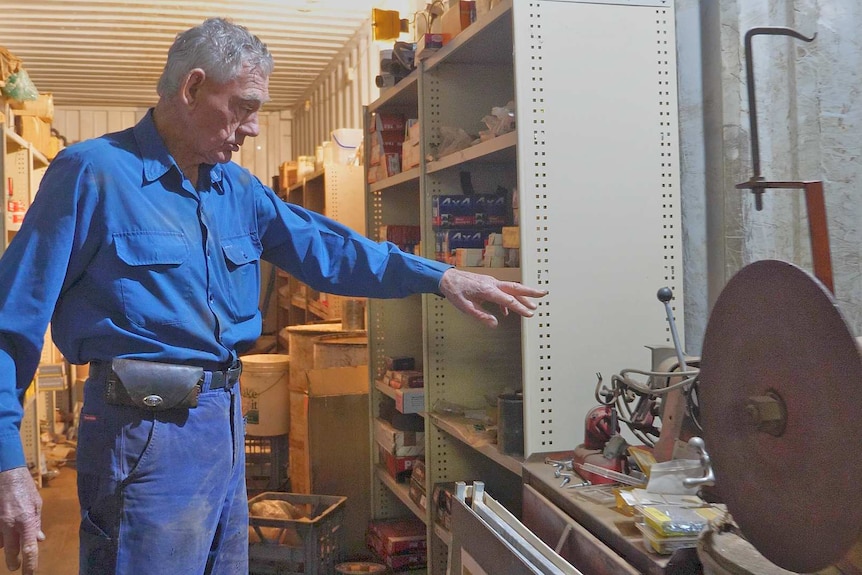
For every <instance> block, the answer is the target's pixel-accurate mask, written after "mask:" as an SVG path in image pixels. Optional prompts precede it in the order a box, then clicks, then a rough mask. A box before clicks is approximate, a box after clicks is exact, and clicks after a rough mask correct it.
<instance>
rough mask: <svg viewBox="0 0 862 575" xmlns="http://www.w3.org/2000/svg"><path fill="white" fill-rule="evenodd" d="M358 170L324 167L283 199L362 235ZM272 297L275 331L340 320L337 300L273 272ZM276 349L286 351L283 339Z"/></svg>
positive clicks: (362, 202)
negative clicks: (274, 312)
mask: <svg viewBox="0 0 862 575" xmlns="http://www.w3.org/2000/svg"><path fill="white" fill-rule="evenodd" d="M363 176H364V170H363V168H362V166H346V165H341V164H326V165H325V166H324V168H323V169H321V170H318V171H316V172H314V173H312V174H308V175H306V176H304V177H303V178H301V179H300V181H299V182H297V183H295V184H293V185H292V186H290V187H289V188H288V189H287V191H286V193H285V194H284V199H285V200H286V201H288V202H290V203H293V204H297V205H300V206H303V207H305V208H308V209H310V210H312V211H315V212H318V213H322V214H324V215H325V216H328V217H330V218H332V219H334V220H336V221H338V222H341V223H342V224H344V225H346V226H348V227H351V228H353V229H354V230H357V231H359V232H360V233H363V232H364V230H365V221H366V218H365V196H364V194H363V189H364V186H363ZM275 274H276V276H275V277H276V287H275V293H274V295H275V297H276V298H277V305H278V319H277V324H278V331H279V334H280V332H281V330H282V329H283V328H285V327H288V326H291V325H303V324H306V323H313V322H319V321H331V320H336V319H338V318H340V317H341V298H339V297H338V296H332V295H330V294H321V293H320V292H318V291H316V290H313V289H311V288H310V287H309V286H307V285H305V284H304V283H302V282H300V281H299V280H297V279H296V278H294V277H292V276H290V274H288V273H286V272H283V271H281V270H277V271H276V272H275ZM276 341H277V345H278V349H279V350H280V351H284V350H286V349H287V346H286V343H287V340H286V338H285V337H277V338H276Z"/></svg>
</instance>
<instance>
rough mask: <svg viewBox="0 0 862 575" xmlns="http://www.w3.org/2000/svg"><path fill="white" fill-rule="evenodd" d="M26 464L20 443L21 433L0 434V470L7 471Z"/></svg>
mask: <svg viewBox="0 0 862 575" xmlns="http://www.w3.org/2000/svg"><path fill="white" fill-rule="evenodd" d="M26 465H27V459H26V458H25V457H24V446H23V445H22V444H21V435H20V434H19V433H17V432H16V433H14V434H13V435H9V434H4V435H0V471H8V470H9V469H14V468H16V467H24V466H26Z"/></svg>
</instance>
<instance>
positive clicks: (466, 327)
mask: <svg viewBox="0 0 862 575" xmlns="http://www.w3.org/2000/svg"><path fill="white" fill-rule="evenodd" d="M673 10H674V8H673V3H672V2H671V1H670V0H642V1H637V2H634V1H625V0H623V1H618V2H614V3H610V2H601V1H600V2H579V1H568V2H558V1H549V0H537V1H536V2H530V3H521V2H513V1H512V0H508V1H506V0H504V1H501V2H500V3H498V5H497V6H496V7H494V8H493V9H492V10H491V12H489V13H488V14H486V15H484V17H483V18H482V19H481V20H480V21H478V22H476V23H474V24H473V25H471V26H470V27H469V28H467V29H466V30H465V31H463V32H462V33H461V34H459V35H458V36H456V37H455V38H454V39H453V40H452V41H451V42H450V43H449V44H448V45H447V46H445V47H444V48H443V49H442V50H440V51H439V52H438V53H437V54H435V55H434V56H433V57H431V58H429V59H428V60H426V61H425V62H424V63H423V65H422V66H421V68H420V69H419V70H418V71H417V72H414V74H411V76H409V77H408V78H406V79H404V80H402V81H401V82H399V84H397V85H396V86H395V87H394V88H392V89H390V90H389V91H387V92H386V93H384V94H383V96H382V97H381V98H380V99H378V100H377V101H375V102H374V103H372V104H371V105H369V106H368V108H367V110H366V114H367V117H370V115H371V114H372V113H374V112H397V113H402V114H404V115H405V117H407V118H418V119H419V121H420V126H421V131H422V139H421V142H420V156H421V157H422V158H423V159H426V161H423V162H422V163H421V164H420V166H419V167H418V168H414V169H413V170H410V171H408V172H406V173H404V174H398V175H396V176H393V177H390V178H387V179H386V180H383V181H381V182H376V183H374V184H371V185H367V187H366V190H367V193H368V206H369V207H368V229H369V235H370V236H371V237H372V238H375V239H379V238H377V232H376V230H377V228H378V227H379V226H381V225H394V224H410V225H420V226H421V229H422V240H423V248H422V253H423V255H425V256H428V257H433V256H434V232H433V229H432V227H431V217H430V215H431V207H432V198H433V196H434V195H438V194H457V193H460V190H461V189H460V172H462V171H469V172H470V173H471V176H472V182H473V183H474V187H476V191H477V193H483V192H492V191H494V190H495V189H496V188H497V186H502V187H505V188H507V189H512V188H515V189H517V194H518V200H519V205H520V206H519V207H520V231H521V268H515V269H509V268H504V269H501V270H493V269H490V268H489V269H484V268H483V269H482V270H481V271H485V272H489V273H491V274H492V275H494V276H495V277H499V278H501V279H505V280H507V281H512V280H514V281H523V282H524V283H526V284H530V285H534V286H538V287H542V288H545V289H548V290H549V295H548V296H547V297H545V298H544V299H542V300H541V301H540V303H539V309H538V311H537V313H536V315H535V317H533V318H531V319H526V320H521V319H520V318H515V317H512V316H509V317H501V318H500V319H501V321H500V326H499V327H498V328H497V329H495V330H490V329H488V328H485V327H484V326H481V325H479V324H478V322H476V321H474V320H472V319H470V318H467V317H465V316H464V315H463V314H461V313H460V312H458V311H456V310H455V309H454V308H453V307H452V306H451V305H449V304H448V303H447V302H446V301H445V300H443V299H441V298H439V297H437V296H433V295H426V296H422V297H421V298H418V297H413V298H408V299H407V300H395V301H372V302H370V303H369V346H370V350H369V351H370V360H371V367H370V369H371V371H372V379H379V377H380V375H381V373H382V370H383V365H384V363H383V362H384V358H385V357H386V356H398V355H413V356H415V357H416V358H417V361H418V362H419V363H420V364H421V368H422V369H423V370H424V374H425V392H424V393H425V409H426V410H427V411H428V412H432V411H434V407H435V404H437V403H438V402H442V401H446V402H449V403H454V404H461V405H464V406H468V407H483V406H485V407H487V406H488V405H489V403H490V402H489V401H488V398H490V399H494V398H496V396H497V395H498V394H500V393H501V392H504V391H508V390H511V389H522V390H523V394H524V425H525V430H524V453H525V454H526V455H525V456H526V457H528V456H529V455H531V454H533V453H541V452H552V451H563V450H567V449H572V448H574V447H575V446H576V445H577V444H579V443H581V441H582V440H583V428H584V418H585V416H586V413H587V412H588V411H589V409H591V408H592V407H593V406H594V405H595V403H596V400H595V398H594V389H595V385H596V373H597V372H601V373H602V374H604V375H605V377H609V376H610V375H611V374H613V373H617V372H619V371H620V370H621V369H623V368H628V367H640V368H645V369H646V368H649V367H650V365H649V362H650V355H649V351H648V350H647V349H646V347H645V346H647V345H655V344H667V343H669V342H670V333H669V330H668V326H667V323H666V321H665V320H664V314H663V313H662V312H663V309H662V307H661V305H660V304H659V303H658V301H657V300H656V297H655V294H656V291H657V290H658V288H660V287H663V286H668V287H670V288H671V289H672V290H673V291H674V294H675V295H676V299H675V301H674V304H675V305H674V312H675V315H676V317H677V318H682V317H683V309H682V299H683V298H682V291H683V286H682V259H681V243H682V237H681V227H680V221H679V213H680V206H679V202H680V196H679V159H678V157H677V153H678V139H677V138H678V136H677V134H678V128H677V107H676V106H677V105H676V62H675V36H674V11H673ZM510 100H514V101H515V102H516V103H517V114H516V116H517V131H516V132H513V133H510V134H505V135H503V136H501V137H498V138H495V139H493V140H490V141H486V142H483V143H481V144H479V145H476V146H473V147H471V148H468V149H467V150H463V151H461V152H457V153H455V154H450V155H447V156H446V157H443V158H435V159H433V160H431V161H427V158H428V155H429V154H434V152H435V150H436V149H437V146H438V145H439V144H440V129H441V128H442V127H444V126H452V127H461V128H464V129H465V130H466V131H467V132H468V133H475V132H476V131H478V130H479V129H480V128H482V127H483V126H481V118H482V117H483V116H485V115H487V114H488V113H489V112H490V110H491V108H492V107H493V106H503V105H505V104H506V103H507V102H508V101H510ZM366 149H369V146H368V142H366ZM474 271H476V270H474ZM680 326H681V324H680ZM385 395H391V394H385V393H384V390H381V389H379V386H376V387H375V388H374V389H372V402H371V403H372V410H373V413H372V416H376V415H377V414H378V410H379V404H380V402H382V401H386V400H387V399H385V397H384V396H385ZM464 429H465V428H464V426H463V425H461V424H460V422H458V421H456V420H452V419H449V418H446V417H444V416H441V415H439V414H436V413H429V414H428V415H427V416H426V417H425V438H426V439H425V441H426V445H425V454H426V455H425V458H426V492H427V493H429V494H430V493H431V492H432V491H433V488H434V485H435V484H436V483H439V482H449V481H466V482H468V483H469V482H471V481H473V480H476V479H481V480H483V481H484V482H485V484H486V488H487V490H488V492H489V493H491V494H493V496H494V497H495V499H497V500H499V501H501V502H503V503H504V504H506V506H507V507H509V508H510V509H511V510H512V511H513V512H514V513H515V514H516V515H517V514H518V513H519V506H520V491H521V474H520V466H521V463H522V462H523V459H521V458H520V457H519V456H514V457H513V456H511V455H505V454H502V453H500V451H499V450H498V449H497V447H496V445H495V444H493V443H491V442H489V441H483V440H475V439H474V438H472V437H471V436H470V434H469V433H467V434H465V432H464ZM371 441H373V438H371ZM373 451H375V452H376V450H373ZM372 475H373V478H372V486H373V498H372V503H373V506H374V508H373V515H374V516H375V517H393V516H400V515H405V514H409V513H413V514H416V515H418V516H419V517H420V518H421V519H422V520H423V521H424V522H425V523H426V525H428V526H429V527H428V541H429V566H428V567H429V572H431V573H435V574H438V573H444V572H445V569H446V559H447V545H448V541H447V534H445V533H441V532H440V529H439V527H438V526H437V525H436V524H435V522H434V518H433V514H432V511H431V510H421V509H419V510H417V509H415V506H411V505H409V504H407V503H406V502H405V501H404V500H403V497H401V496H399V493H400V491H399V489H396V488H393V486H392V485H390V482H388V481H386V480H385V478H383V477H380V474H379V473H377V472H376V471H373V472H372Z"/></svg>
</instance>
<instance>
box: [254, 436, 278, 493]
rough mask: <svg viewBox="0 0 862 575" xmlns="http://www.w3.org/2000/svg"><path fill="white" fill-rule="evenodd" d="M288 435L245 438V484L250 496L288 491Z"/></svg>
mask: <svg viewBox="0 0 862 575" xmlns="http://www.w3.org/2000/svg"><path fill="white" fill-rule="evenodd" d="M287 463H288V442H287V435H275V436H272V437H259V436H253V435H246V436H245V483H246V487H247V488H248V492H249V493H250V494H258V493H261V492H263V491H288V489H289V487H288V477H287Z"/></svg>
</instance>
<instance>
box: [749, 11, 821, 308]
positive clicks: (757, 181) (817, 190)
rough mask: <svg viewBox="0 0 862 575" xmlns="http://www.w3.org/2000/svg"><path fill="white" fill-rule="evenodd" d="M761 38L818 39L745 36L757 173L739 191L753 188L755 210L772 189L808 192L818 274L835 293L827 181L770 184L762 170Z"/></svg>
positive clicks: (781, 32) (769, 29)
mask: <svg viewBox="0 0 862 575" xmlns="http://www.w3.org/2000/svg"><path fill="white" fill-rule="evenodd" d="M757 35H771V36H790V37H793V38H796V39H798V40H802V41H803V42H812V41H814V39H815V38H816V37H817V34H814V35H813V36H811V37H808V36H805V35H803V34H801V33H799V32H797V31H796V30H793V29H791V28H784V27H779V26H763V27H757V28H752V29H750V30H749V31H748V32H746V33H745V77H746V81H747V83H748V115H749V123H750V128H749V132H750V134H751V164H752V169H753V170H754V174H753V175H752V176H751V179H749V180H748V181H747V182H743V183H741V184H737V185H736V189H738V190H742V189H749V190H751V191H752V192H753V193H754V207H755V209H756V210H758V211H760V210H762V209H763V197H762V196H763V192H764V191H765V190H766V189H767V188H771V189H797V190H798V189H801V190H804V191H805V206H806V210H807V212H808V232H809V236H810V238H811V259H812V261H813V263H814V275H815V276H817V279H819V280H820V281H821V282H822V283H823V285H825V286H826V287H827V288H828V289H829V291H831V292H834V291H835V288H834V285H833V280H832V256H831V255H830V251H829V228H828V226H827V223H826V202H825V200H824V198H823V182H822V181H820V180H817V181H767V180H765V179H764V177H763V173H762V172H761V168H760V142H759V138H758V130H757V102H756V98H755V88H754V62H753V57H752V48H751V41H752V38H753V37H754V36H757Z"/></svg>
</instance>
